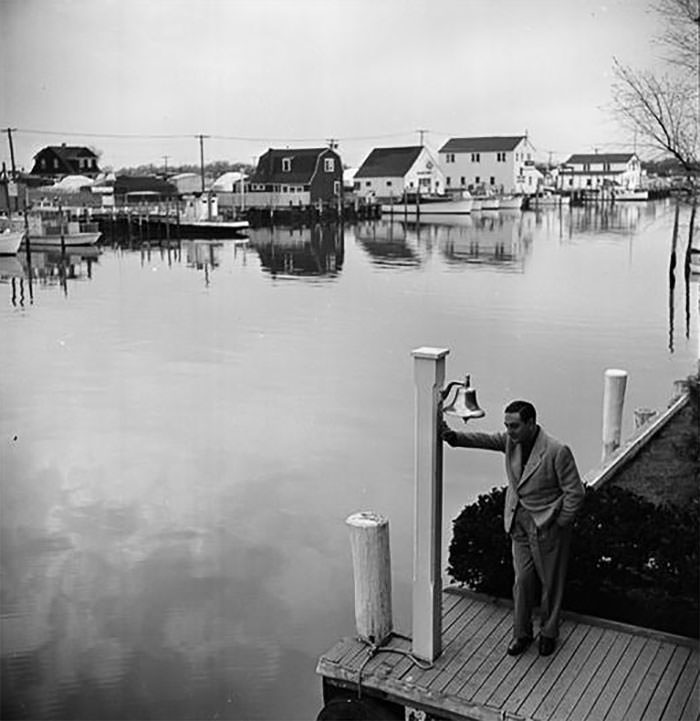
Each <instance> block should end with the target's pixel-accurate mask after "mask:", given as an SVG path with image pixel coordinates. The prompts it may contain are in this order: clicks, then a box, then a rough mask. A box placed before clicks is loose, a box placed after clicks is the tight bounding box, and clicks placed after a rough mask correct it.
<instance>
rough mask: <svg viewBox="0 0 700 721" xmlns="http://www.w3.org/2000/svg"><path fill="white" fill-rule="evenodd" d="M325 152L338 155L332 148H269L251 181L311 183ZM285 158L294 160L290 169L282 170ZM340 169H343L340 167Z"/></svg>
mask: <svg viewBox="0 0 700 721" xmlns="http://www.w3.org/2000/svg"><path fill="white" fill-rule="evenodd" d="M324 153H332V154H333V156H334V157H338V156H337V154H336V153H335V152H334V151H332V150H331V149H330V148H282V149H279V148H269V149H268V150H267V152H266V153H264V154H263V155H262V156H261V157H260V160H259V161H258V165H257V167H256V168H255V172H254V173H253V175H252V177H251V178H250V182H251V183H291V184H294V183H309V182H310V181H311V178H312V177H313V174H314V172H315V171H316V165H317V161H318V158H319V156H321V155H322V154H324ZM284 158H291V160H292V163H291V170H289V171H283V170H282V160H283V159H284ZM338 160H340V158H338ZM338 171H339V172H340V171H341V168H340V167H339V168H338Z"/></svg>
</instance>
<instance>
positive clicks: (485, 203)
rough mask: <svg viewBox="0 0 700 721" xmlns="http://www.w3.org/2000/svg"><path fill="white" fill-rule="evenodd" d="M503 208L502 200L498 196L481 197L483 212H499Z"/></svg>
mask: <svg viewBox="0 0 700 721" xmlns="http://www.w3.org/2000/svg"><path fill="white" fill-rule="evenodd" d="M500 207H501V199H500V198H499V197H498V196H497V195H484V196H482V197H481V209H482V210H498V209H499V208H500Z"/></svg>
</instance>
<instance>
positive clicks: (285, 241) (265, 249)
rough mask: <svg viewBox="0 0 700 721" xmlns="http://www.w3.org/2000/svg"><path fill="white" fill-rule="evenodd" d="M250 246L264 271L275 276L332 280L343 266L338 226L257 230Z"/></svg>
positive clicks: (341, 237)
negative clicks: (327, 278) (316, 277)
mask: <svg viewBox="0 0 700 721" xmlns="http://www.w3.org/2000/svg"><path fill="white" fill-rule="evenodd" d="M250 245H251V246H252V247H254V248H255V250H256V251H257V253H258V255H259V256H260V263H261V265H262V267H263V269H264V270H266V271H268V272H269V273H270V274H271V275H272V276H274V277H277V276H280V277H285V276H286V277H297V276H329V277H333V276H335V275H337V274H338V273H339V272H340V271H341V269H342V267H343V256H344V239H343V233H342V228H341V226H338V225H332V224H323V225H321V224H317V225H314V226H313V227H311V228H280V227H272V228H259V229H257V230H256V231H255V234H254V236H251V239H250Z"/></svg>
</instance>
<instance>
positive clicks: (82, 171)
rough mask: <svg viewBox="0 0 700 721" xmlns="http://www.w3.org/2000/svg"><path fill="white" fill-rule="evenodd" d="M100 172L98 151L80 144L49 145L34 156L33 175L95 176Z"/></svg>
mask: <svg viewBox="0 0 700 721" xmlns="http://www.w3.org/2000/svg"><path fill="white" fill-rule="evenodd" d="M99 173H100V168H99V167H98V165H97V153H95V151H94V150H90V148H86V147H84V146H79V145H66V144H65V143H63V145H49V146H47V147H46V148H43V149H42V150H40V151H39V152H38V153H37V154H36V155H35V156H34V167H33V168H32V175H41V176H43V177H47V178H54V179H58V178H62V177H63V176H65V175H85V176H87V177H88V178H94V177H96V176H97V175H98V174H99Z"/></svg>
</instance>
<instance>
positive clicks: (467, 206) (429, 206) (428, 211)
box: [381, 198, 473, 217]
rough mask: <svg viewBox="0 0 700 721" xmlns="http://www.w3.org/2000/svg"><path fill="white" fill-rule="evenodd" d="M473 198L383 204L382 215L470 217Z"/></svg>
mask: <svg viewBox="0 0 700 721" xmlns="http://www.w3.org/2000/svg"><path fill="white" fill-rule="evenodd" d="M472 206H473V201H472V199H471V198H460V199H458V200H432V201H426V202H421V203H420V204H417V203H394V204H387V203H383V204H382V206H381V211H382V215H396V216H399V217H400V216H404V215H408V216H414V217H415V216H417V215H421V216H423V215H433V216H434V215H468V214H469V213H471V212H472Z"/></svg>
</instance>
